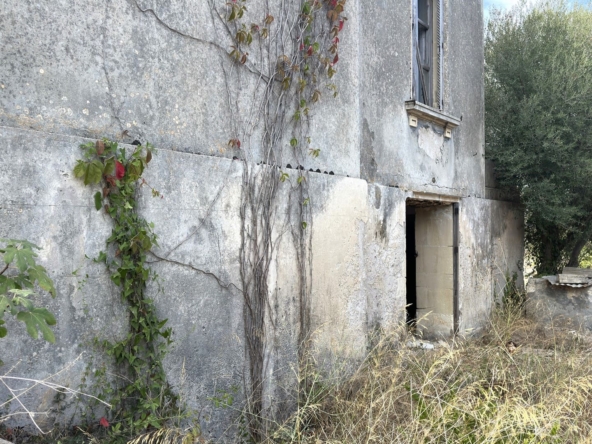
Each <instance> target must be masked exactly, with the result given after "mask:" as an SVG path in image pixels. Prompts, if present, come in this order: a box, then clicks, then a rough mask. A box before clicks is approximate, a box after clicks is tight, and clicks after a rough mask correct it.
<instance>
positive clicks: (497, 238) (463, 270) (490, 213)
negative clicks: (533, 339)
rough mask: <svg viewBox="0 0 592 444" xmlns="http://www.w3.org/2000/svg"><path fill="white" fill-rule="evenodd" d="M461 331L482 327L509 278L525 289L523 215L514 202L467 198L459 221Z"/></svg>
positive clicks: (463, 202)
mask: <svg viewBox="0 0 592 444" xmlns="http://www.w3.org/2000/svg"><path fill="white" fill-rule="evenodd" d="M459 235H460V240H459V277H458V280H459V309H460V331H461V332H469V331H471V330H473V329H476V328H479V327H480V326H482V325H483V321H484V320H485V319H486V317H487V316H488V315H489V313H490V310H491V308H492V307H493V303H494V297H496V296H498V297H499V296H501V295H502V292H503V288H504V285H505V279H506V276H507V275H508V276H512V275H513V274H514V273H516V276H517V279H518V282H517V283H518V285H519V286H523V285H524V282H523V275H522V266H523V265H522V264H523V257H524V241H523V239H524V215H523V212H522V210H521V209H520V207H519V206H517V205H516V204H514V203H511V202H502V201H492V200H487V199H478V198H465V199H463V200H462V202H461V206H460V221H459Z"/></svg>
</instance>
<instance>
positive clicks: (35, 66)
mask: <svg viewBox="0 0 592 444" xmlns="http://www.w3.org/2000/svg"><path fill="white" fill-rule="evenodd" d="M445 3H446V5H447V6H446V11H447V12H446V22H447V25H446V26H447V27H446V29H448V30H449V31H450V32H449V33H448V34H447V35H448V36H447V43H446V44H447V48H448V52H447V54H448V55H447V57H446V61H445V64H446V70H447V71H446V82H445V83H446V102H447V107H448V108H447V110H448V111H449V112H450V113H452V114H453V115H455V116H457V117H460V116H461V115H462V116H463V122H462V124H461V126H460V127H459V128H458V129H456V130H455V131H454V134H453V138H452V139H450V140H446V139H444V138H443V136H442V131H441V129H440V128H438V127H436V126H433V125H431V124H425V123H420V126H419V127H418V128H411V127H409V125H408V122H407V115H406V112H405V110H404V101H405V100H407V99H409V98H410V97H411V96H410V94H411V84H410V80H411V64H410V62H411V52H410V50H409V41H410V35H411V34H410V27H408V26H406V24H408V23H409V22H410V5H411V1H408V2H403V4H401V3H400V2H398V1H395V0H387V1H383V2H366V3H362V2H359V1H354V2H348V5H347V7H348V13H347V15H348V19H349V20H348V21H347V23H346V28H345V32H344V34H343V38H342V43H341V50H340V62H339V64H340V71H339V73H338V74H337V76H336V78H335V81H336V83H337V84H338V85H339V89H340V94H339V96H338V98H337V99H336V100H322V101H321V103H320V105H319V106H318V108H315V115H314V119H313V120H312V124H311V129H310V131H311V135H312V138H313V140H314V141H315V144H316V146H318V147H320V148H321V155H320V156H319V158H318V159H312V158H311V159H308V160H307V162H308V163H307V164H306V165H305V166H306V168H309V167H310V168H313V169H315V170H316V169H317V168H318V169H320V170H321V171H325V170H326V171H333V172H334V173H335V175H331V176H330V175H325V174H316V173H311V174H310V178H309V186H310V191H311V196H313V197H312V199H311V206H312V209H313V224H312V226H311V227H310V229H311V230H312V236H313V238H312V327H313V332H314V337H315V340H316V344H317V346H318V348H319V350H320V351H321V354H322V356H327V357H331V356H341V357H344V356H345V357H352V358H355V359H359V358H360V357H361V356H362V355H363V354H364V352H365V350H366V349H367V346H368V337H369V335H370V334H371V333H372V332H373V331H374V330H375V329H376V328H378V327H387V328H388V327H390V326H394V325H396V324H397V323H398V322H399V321H400V320H402V319H403V315H404V306H405V291H406V290H405V276H406V264H405V200H406V199H407V198H410V197H413V196H414V192H418V191H419V192H434V193H442V194H447V195H451V196H456V197H457V198H459V199H460V209H461V223H460V258H461V260H460V264H461V266H460V273H459V287H460V288H459V290H460V295H461V328H462V329H463V331H464V330H468V329H472V328H476V327H479V325H480V322H481V321H482V320H483V319H484V317H485V316H486V314H487V313H488V310H489V308H490V307H491V302H492V298H493V294H494V290H495V289H496V285H499V280H500V275H499V272H498V271H496V270H498V268H499V264H500V263H501V262H502V259H504V260H505V261H506V262H505V263H507V264H509V266H508V269H510V270H517V271H519V270H518V268H517V267H516V266H515V264H516V263H517V262H518V260H519V259H521V254H522V250H521V245H522V243H521V242H522V231H521V230H522V222H521V213H520V211H519V210H518V209H517V208H516V206H515V205H514V204H511V203H507V202H498V201H493V200H486V199H483V198H482V197H483V190H484V174H483V171H484V170H483V168H484V167H483V160H482V159H483V158H482V154H483V114H482V100H483V98H482V83H481V82H482V80H481V75H482V50H481V49H480V47H479V48H477V47H478V45H474V44H473V43H474V41H475V40H474V39H475V38H477V39H481V38H482V31H481V29H482V19H481V4H480V2H478V1H472V0H471V1H467V2H463V4H462V5H460V4H459V5H457V4H456V3H454V2H451V1H447V2H445ZM5 6H6V7H4V8H2V9H1V10H0V48H1V49H0V51H1V55H2V60H3V62H2V63H0V237H17V238H27V239H30V240H31V241H33V242H35V243H37V244H39V245H40V246H42V247H43V251H42V252H41V254H40V261H41V262H42V263H43V264H44V265H45V266H46V267H47V269H48V270H49V272H50V274H51V276H52V277H53V278H54V280H55V281H56V286H57V289H58V297H57V298H56V300H53V301H49V302H48V305H49V307H50V308H51V309H52V310H53V311H54V312H55V313H56V314H57V316H58V324H57V326H56V336H57V340H58V343H57V344H56V345H55V346H50V345H48V344H45V343H42V342H40V341H33V340H31V339H29V338H28V337H27V336H26V335H25V334H24V332H23V331H22V330H18V327H17V326H14V325H11V330H10V334H9V336H8V337H7V338H5V339H3V340H2V341H0V356H1V358H2V359H3V360H4V361H5V362H6V363H7V365H8V366H10V365H12V364H14V363H16V362H18V361H19V360H21V362H20V364H19V365H18V367H17V368H16V369H15V372H19V373H21V374H27V375H28V376H31V377H38V378H43V377H46V376H47V375H49V374H51V373H54V372H56V371H58V370H60V369H61V368H63V367H64V366H65V365H66V364H67V363H69V362H71V361H73V360H74V359H76V357H77V356H78V355H79V354H80V353H81V352H83V351H86V352H87V353H86V354H85V355H83V357H82V358H81V359H79V360H78V361H77V362H76V364H75V365H74V366H73V367H72V368H71V369H69V370H68V372H66V373H64V374H63V375H62V376H60V378H62V379H60V381H62V382H63V381H66V382H69V383H70V384H72V385H77V384H78V381H79V378H80V376H81V375H82V373H83V372H84V369H85V367H86V366H87V365H88V366H90V368H91V369H92V368H95V367H96V365H98V364H99V363H98V362H93V361H92V360H91V355H92V348H91V347H90V342H91V340H92V339H93V338H94V337H102V335H108V336H109V337H112V338H117V337H119V335H122V334H124V332H125V329H126V328H125V327H126V320H125V315H124V308H123V307H122V306H121V304H120V302H119V299H118V296H117V292H116V289H114V288H113V286H112V285H111V284H110V282H109V279H108V277H107V276H106V274H105V272H104V270H102V269H101V267H98V266H97V265H94V264H92V262H91V261H89V260H86V259H85V255H88V256H89V257H93V256H94V255H96V254H97V253H98V252H99V251H100V250H101V249H102V248H103V245H104V239H105V238H106V237H107V236H108V234H109V232H110V223H109V220H108V219H107V218H106V217H105V216H103V215H102V214H101V213H97V212H96V211H95V210H94V206H93V200H92V194H93V192H94V190H92V189H86V188H84V187H82V186H81V184H80V183H79V182H78V181H75V180H74V179H73V177H72V174H71V171H72V168H73V166H74V163H75V160H76V159H77V158H78V156H79V149H78V145H79V144H80V143H83V142H86V141H87V140H88V139H87V138H90V139H93V138H98V137H110V138H114V139H118V140H123V141H124V142H128V143H129V142H131V141H133V140H134V139H138V140H141V141H150V142H151V143H153V144H154V145H155V146H156V147H157V148H159V149H160V151H159V154H158V155H157V156H155V158H154V160H153V162H152V163H151V164H150V167H149V168H148V169H147V171H146V177H147V180H148V181H149V182H150V184H151V185H152V186H154V187H155V188H156V189H158V190H159V191H161V192H162V194H163V195H164V199H162V200H160V199H152V198H151V197H150V193H148V192H146V191H144V192H143V194H142V198H141V208H142V213H143V214H144V215H145V216H146V218H147V219H148V220H151V221H153V222H154V223H155V226H156V232H157V234H158V235H159V242H160V249H159V250H158V253H159V254H161V255H167V254H168V253H170V255H169V256H167V257H168V259H169V261H156V260H155V263H153V264H152V266H153V267H154V268H155V270H156V271H157V272H158V274H159V275H160V278H161V283H162V285H163V288H164V289H165V291H164V293H160V292H158V291H157V288H156V286H155V287H152V288H151V291H152V292H153V293H152V294H153V296H154V298H155V301H156V304H157V307H158V310H159V313H160V315H161V316H162V317H163V318H164V317H166V318H168V319H169V322H170V325H171V327H172V328H173V330H174V341H175V343H174V346H173V348H172V350H171V353H170V354H169V355H168V357H167V360H166V362H165V367H166V371H167V374H168V376H169V378H170V380H171V382H172V383H173V384H174V385H175V387H177V389H178V390H179V391H180V392H181V393H182V394H183V396H184V397H185V399H186V401H187V402H188V405H189V406H190V407H192V408H195V409H197V410H199V411H200V412H201V422H202V427H203V430H204V431H205V433H206V434H207V435H208V436H212V437H222V438H223V439H226V440H228V441H232V436H231V435H232V433H233V429H232V428H230V429H229V430H227V428H228V425H229V424H232V421H233V420H235V419H236V416H237V414H236V413H235V412H233V411H230V410H228V409H226V410H225V409H217V408H215V407H214V405H213V403H212V402H211V401H210V400H208V398H210V397H212V396H215V395H216V394H217V393H219V392H220V390H223V391H224V390H227V391H228V390H232V388H233V387H235V386H239V387H240V386H242V384H243V381H244V359H245V358H244V342H243V326H242V296H241V294H240V291H239V289H238V288H239V287H240V276H239V266H238V251H239V250H238V249H239V245H240V220H239V216H238V214H239V205H240V199H241V183H242V179H241V175H242V166H241V163H240V162H237V161H232V160H231V159H232V157H233V156H241V153H240V152H239V151H236V150H232V149H230V148H228V146H227V141H228V139H229V138H230V137H232V133H231V125H230V124H229V122H230V120H231V119H232V116H231V114H230V113H229V112H228V109H227V107H226V84H225V82H224V74H223V73H224V71H223V69H222V67H224V68H225V69H228V67H229V64H228V60H227V59H226V56H225V55H224V54H223V52H222V50H221V48H220V47H219V46H217V42H218V41H219V42H222V43H221V44H222V45H225V44H226V43H228V42H226V41H225V40H224V35H223V34H222V30H221V29H219V28H217V27H215V26H213V25H212V21H211V16H210V11H209V9H208V7H207V2H205V1H195V0H175V1H173V2H156V1H150V0H137V2H136V0H104V1H98V0H94V1H93V0H91V1H88V2H84V3H80V2H74V1H71V0H61V1H57V2H51V3H50V2H34V1H32V0H25V1H22V2H9V4H7V5H5ZM216 39H219V40H216ZM479 41H480V40H479ZM212 42H213V43H212ZM393 42H395V43H393ZM471 42H472V43H471ZM249 75H250V74H246V76H249ZM249 81H250V80H248V79H247V80H246V82H247V84H249ZM327 95H328V94H327ZM243 106H247V107H248V102H245V103H243ZM124 131H127V133H125V134H123V132H124ZM253 148H254V151H255V152H257V147H253ZM284 160H285V162H284V163H288V162H289V157H286V159H284ZM287 171H288V172H289V173H290V170H287ZM292 176H293V175H292ZM347 176H350V177H347ZM432 179H435V181H432ZM280 202H281V204H280V209H279V211H278V220H277V228H276V231H277V234H278V248H277V252H276V254H275V256H274V261H273V264H272V269H271V272H270V298H271V299H270V300H271V307H272V311H273V316H274V318H275V328H274V331H273V334H271V339H270V342H269V348H268V350H267V366H266V376H267V385H266V387H265V397H266V398H265V405H266V406H267V407H268V409H269V414H270V415H271V416H274V415H277V417H278V418H281V415H282V414H286V412H289V411H290V408H291V407H292V406H293V405H294V378H293V375H294V365H295V364H296V356H297V347H296V346H297V338H298V304H297V288H298V282H297V278H296V276H297V267H296V252H295V249H294V245H293V242H292V239H291V234H290V232H289V230H282V227H283V228H286V227H287V225H286V221H287V217H288V214H289V212H288V209H287V207H286V205H287V194H286V191H285V189H284V190H283V191H282V193H281V198H280ZM74 270H78V272H77V276H73V275H72V272H73V271H74ZM87 274H88V278H86V277H85V276H86V275H87ZM95 356H98V355H96V354H95ZM95 359H99V358H95ZM183 374H185V375H186V378H185V380H183V378H182V376H181V375H183ZM32 395H33V396H32V397H31V399H30V401H31V402H33V403H34V402H36V399H37V398H40V399H45V398H44V397H47V393H40V392H37V393H34V394H32ZM1 396H5V394H3V393H1V392H0V397H1ZM36 396H37V398H36ZM240 399H241V394H240V393H239V394H238V395H237V401H238V402H240ZM71 412H72V410H71V409H70V410H66V413H67V414H70V413H71ZM47 426H48V427H49V426H51V421H49V422H48V424H47ZM225 434H226V435H225ZM224 436H226V438H224Z"/></svg>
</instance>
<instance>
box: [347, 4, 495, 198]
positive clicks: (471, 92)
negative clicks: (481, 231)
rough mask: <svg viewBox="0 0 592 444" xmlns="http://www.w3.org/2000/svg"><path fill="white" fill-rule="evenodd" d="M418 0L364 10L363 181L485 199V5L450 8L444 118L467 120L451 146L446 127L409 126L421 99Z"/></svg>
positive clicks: (446, 11) (446, 13)
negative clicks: (415, 26)
mask: <svg viewBox="0 0 592 444" xmlns="http://www.w3.org/2000/svg"><path fill="white" fill-rule="evenodd" d="M412 5H413V2H412V1H405V2H400V1H396V0H387V1H381V2H366V3H364V4H363V5H362V6H361V8H360V9H361V10H360V14H361V15H362V19H361V27H362V32H361V34H362V35H363V36H364V38H365V39H367V41H369V42H372V44H362V45H360V49H359V51H360V58H361V66H360V69H361V78H362V79H363V83H362V86H361V100H362V103H361V105H362V107H361V119H362V125H361V131H362V149H361V152H360V155H361V159H362V160H361V177H362V178H364V179H366V180H368V181H370V182H377V183H381V184H385V185H397V186H400V187H402V188H406V189H412V190H415V191H426V192H434V193H443V194H452V195H459V196H478V197H483V196H484V176H483V175H484V133H483V45H482V39H483V31H482V30H483V21H482V4H481V2H480V1H477V0H471V1H463V2H454V1H448V0H447V1H444V39H445V40H444V60H443V61H444V66H443V72H444V81H443V85H444V111H445V112H447V113H449V114H451V115H453V116H456V117H457V118H461V119H462V122H461V124H460V126H459V127H458V128H456V129H455V130H454V131H453V137H452V138H451V139H445V138H444V137H443V129H442V127H438V126H437V125H433V124H429V123H427V122H423V121H420V124H419V125H418V127H417V128H412V127H410V126H409V123H408V119H407V112H406V111H405V101H406V100H410V99H412V98H413V88H412V80H413V75H412V70H413V64H412V61H413V57H414V52H413V51H412V48H413V44H412V37H413V33H412V29H411V26H410V25H409V24H410V23H411V21H412V16H413V14H412Z"/></svg>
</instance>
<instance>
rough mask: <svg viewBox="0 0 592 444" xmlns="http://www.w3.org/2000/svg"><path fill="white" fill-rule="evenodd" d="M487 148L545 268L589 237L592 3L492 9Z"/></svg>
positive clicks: (574, 258) (575, 255)
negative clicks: (591, 6) (522, 211)
mask: <svg viewBox="0 0 592 444" xmlns="http://www.w3.org/2000/svg"><path fill="white" fill-rule="evenodd" d="M485 128H486V130H485V131H486V153H487V156H488V157H489V158H490V159H492V160H493V161H494V165H495V171H496V176H497V180H498V183H499V184H500V186H501V187H503V188H505V189H507V190H512V191H513V192H516V193H517V194H519V196H520V199H521V202H522V203H523V205H524V208H525V213H526V243H527V246H528V249H529V252H530V254H531V255H532V257H533V259H534V260H535V266H536V269H537V271H538V272H539V273H555V272H557V270H559V269H560V268H561V266H563V265H565V264H568V265H570V266H577V265H578V260H579V256H580V253H581V251H582V248H583V247H584V246H585V245H586V244H587V243H588V241H589V240H590V239H591V237H592V12H591V11H590V9H589V8H587V7H585V6H580V5H576V6H568V5H566V4H565V2H562V1H550V2H549V1H547V2H539V3H537V4H535V5H533V6H527V5H526V4H525V3H524V2H523V3H522V4H521V5H520V6H518V7H516V8H514V9H513V10H510V11H509V12H505V13H502V12H500V11H494V12H493V13H492V16H491V18H490V20H489V22H488V27H487V34H486V39H485Z"/></svg>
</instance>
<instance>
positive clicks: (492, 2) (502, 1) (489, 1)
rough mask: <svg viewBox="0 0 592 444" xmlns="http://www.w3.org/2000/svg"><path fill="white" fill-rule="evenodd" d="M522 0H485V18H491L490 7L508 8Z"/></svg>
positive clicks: (571, 2)
mask: <svg viewBox="0 0 592 444" xmlns="http://www.w3.org/2000/svg"><path fill="white" fill-rule="evenodd" d="M519 2H520V0H483V10H484V12H485V20H486V21H487V19H488V18H489V9H490V8H491V7H492V6H494V7H496V8H497V9H508V8H511V7H512V6H514V5H516V4H518V3H519ZM529 3H530V1H529ZM567 3H568V4H573V3H575V2H574V1H573V0H568V1H567ZM580 3H586V2H585V1H580Z"/></svg>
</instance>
